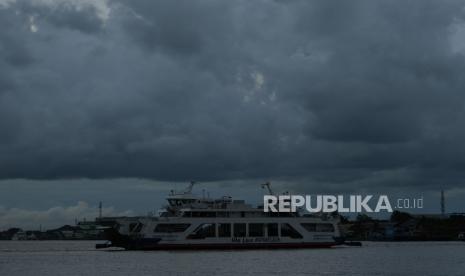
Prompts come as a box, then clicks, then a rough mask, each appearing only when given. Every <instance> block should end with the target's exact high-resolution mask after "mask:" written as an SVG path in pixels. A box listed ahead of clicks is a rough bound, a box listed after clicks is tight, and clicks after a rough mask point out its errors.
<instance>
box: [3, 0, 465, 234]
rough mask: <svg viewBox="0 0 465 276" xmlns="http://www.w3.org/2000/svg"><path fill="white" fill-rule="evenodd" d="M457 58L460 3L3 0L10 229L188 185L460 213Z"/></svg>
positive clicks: (462, 37) (128, 203)
mask: <svg viewBox="0 0 465 276" xmlns="http://www.w3.org/2000/svg"><path fill="white" fill-rule="evenodd" d="M464 54H465V3H464V2H463V1H447V0H446V1H435V0H431V1H428V0H418V1H405V0H402V1H372V0H370V1H368V0H367V1H338V2H337V3H336V2H333V1H306V0H305V1H304V0H302V1H299V0H295V1H278V0H276V1H271V0H269V1H260V0H258V1H246V0H243V1H241V0H237V1H216V0H212V1H201V0H199V1H190V0H189V1H188V0H186V1H154V0H0V179H1V180H0V191H1V193H0V228H1V227H2V225H3V226H5V225H11V224H15V223H20V224H21V223H24V221H28V220H29V219H28V218H37V217H40V218H41V219H42V220H43V221H45V220H46V219H45V218H46V217H47V218H50V217H52V218H53V219H55V220H54V221H58V220H57V218H62V220H60V222H62V221H65V220H69V219H70V218H71V217H83V216H93V215H95V206H96V205H97V202H98V201H99V200H103V199H102V198H104V199H106V201H107V202H109V204H110V205H111V206H109V207H108V210H107V212H108V213H109V214H110V213H111V214H120V213H128V212H134V213H138V212H139V213H140V212H146V211H150V209H151V208H152V209H153V208H155V207H156V206H158V205H160V204H161V203H162V198H163V195H164V193H165V192H167V191H169V190H170V189H172V188H173V187H174V186H176V185H182V184H181V183H186V182H188V181H190V180H197V181H199V182H203V183H206V184H205V185H206V188H208V189H210V188H211V190H215V189H216V188H218V189H220V190H224V191H229V192H230V193H232V194H237V195H240V192H242V193H243V195H244V196H246V197H251V195H258V196H260V194H261V191H260V190H259V185H258V184H260V183H261V182H263V181H265V180H271V181H273V182H274V183H276V185H277V186H278V187H279V188H280V189H283V190H284V189H287V190H292V191H296V192H302V193H303V192H305V193H317V192H332V193H362V192H364V193H394V194H404V195H413V196H417V195H424V196H425V197H429V198H431V201H430V203H429V204H428V203H427V202H425V204H428V208H429V209H428V210H429V211H430V212H433V211H435V212H437V211H438V207H439V203H438V201H439V199H438V193H439V191H440V190H441V189H446V190H447V191H448V198H449V199H450V204H449V205H448V207H449V208H448V209H449V210H451V211H460V210H461V211H465V204H464V203H463V202H464V201H463V199H464V197H465V185H464V184H465V144H464V141H465V108H464V107H465V56H464ZM179 188H181V186H179ZM255 191H257V193H256V194H255ZM51 208H52V209H51ZM53 208H58V210H59V211H56V209H53ZM60 208H61V209H60ZM73 208H74V209H73ZM76 210H81V211H82V210H84V211H82V212H84V213H79V212H80V211H76ZM57 212H58V213H57ZM41 216H43V217H41ZM19 218H21V219H22V220H20V219H19ZM25 218H26V219H25ZM1 221H3V223H1ZM37 221H39V220H37ZM50 221H52V219H51V220H50Z"/></svg>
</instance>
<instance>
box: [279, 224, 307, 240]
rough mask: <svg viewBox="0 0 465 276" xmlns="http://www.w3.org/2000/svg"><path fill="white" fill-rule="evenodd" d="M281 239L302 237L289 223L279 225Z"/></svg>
mask: <svg viewBox="0 0 465 276" xmlns="http://www.w3.org/2000/svg"><path fill="white" fill-rule="evenodd" d="M281 237H290V238H291V239H301V238H302V235H301V234H300V233H299V232H297V230H295V229H294V228H292V226H291V225H289V223H281Z"/></svg>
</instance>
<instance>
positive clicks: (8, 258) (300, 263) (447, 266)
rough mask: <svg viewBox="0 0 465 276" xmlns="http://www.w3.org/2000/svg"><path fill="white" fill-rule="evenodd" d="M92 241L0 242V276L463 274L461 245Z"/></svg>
mask: <svg viewBox="0 0 465 276" xmlns="http://www.w3.org/2000/svg"><path fill="white" fill-rule="evenodd" d="M94 244H95V242H94V241H0V275H1V276H7V275H8V276H9V275H111V276H115V275H116V276H119V275H137V276H141V275H465V242H408V243H374V242H366V243H364V246H363V247H361V248H355V247H353V248H332V249H299V250H253V251H248V250H247V251H183V252H179V251H162V252H154V251H151V252H136V251H108V250H107V251H100V250H94V249H93V248H94Z"/></svg>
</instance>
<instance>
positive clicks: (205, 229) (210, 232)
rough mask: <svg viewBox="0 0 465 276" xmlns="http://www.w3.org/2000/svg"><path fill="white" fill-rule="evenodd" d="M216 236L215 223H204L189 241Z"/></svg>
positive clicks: (190, 236)
mask: <svg viewBox="0 0 465 276" xmlns="http://www.w3.org/2000/svg"><path fill="white" fill-rule="evenodd" d="M215 236H216V231H215V224H214V223H204V224H202V225H200V226H199V227H197V229H195V230H194V232H192V234H190V235H189V236H187V238H188V239H205V238H212V237H215Z"/></svg>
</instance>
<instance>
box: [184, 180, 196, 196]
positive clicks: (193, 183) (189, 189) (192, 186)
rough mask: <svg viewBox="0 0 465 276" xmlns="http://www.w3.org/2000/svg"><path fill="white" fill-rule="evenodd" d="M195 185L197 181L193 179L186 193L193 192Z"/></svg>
mask: <svg viewBox="0 0 465 276" xmlns="http://www.w3.org/2000/svg"><path fill="white" fill-rule="evenodd" d="M194 185H195V181H191V183H190V184H189V186H188V187H187V189H186V192H185V193H186V194H190V193H192V188H194Z"/></svg>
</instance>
